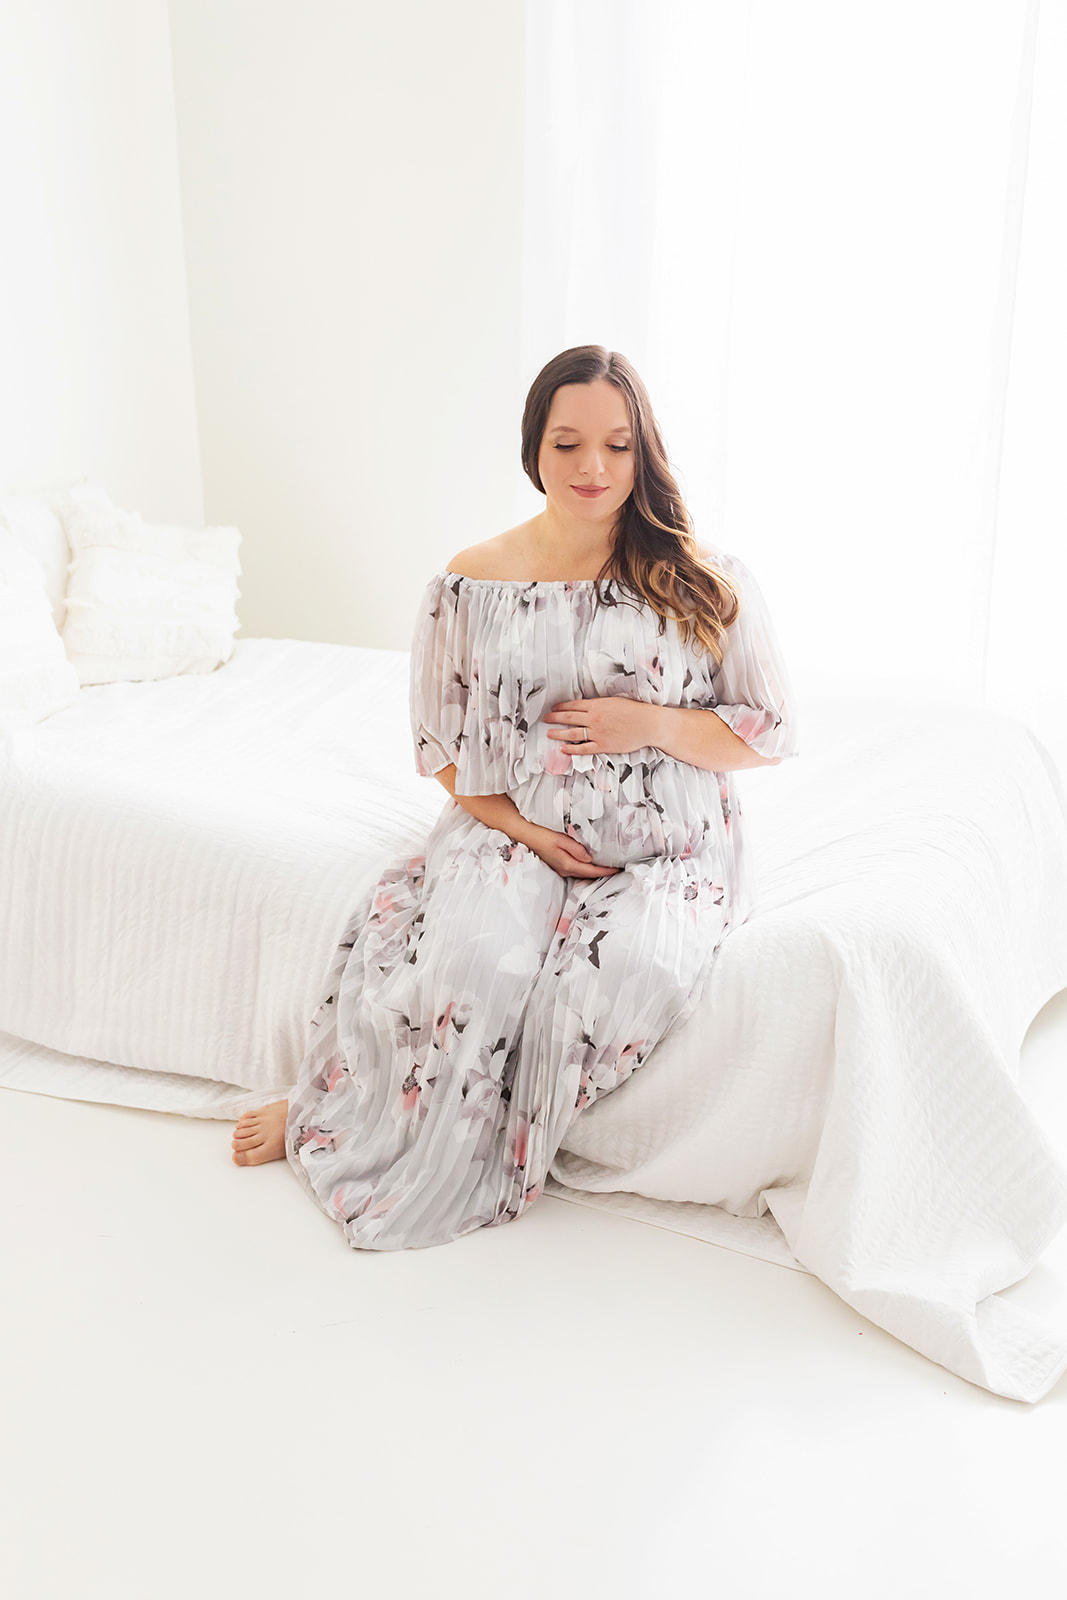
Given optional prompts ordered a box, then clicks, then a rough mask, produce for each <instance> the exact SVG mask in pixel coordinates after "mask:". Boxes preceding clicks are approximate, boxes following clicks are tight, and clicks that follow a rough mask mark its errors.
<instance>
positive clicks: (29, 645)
mask: <svg viewBox="0 0 1067 1600" xmlns="http://www.w3.org/2000/svg"><path fill="white" fill-rule="evenodd" d="M80 692H81V691H80V689H79V686H78V674H77V672H76V671H75V670H74V668H73V667H72V666H71V664H70V662H69V661H68V660H67V657H66V655H65V653H64V650H63V641H62V640H61V639H60V637H59V634H58V633H57V631H56V625H55V621H54V620H53V616H52V607H51V604H50V603H49V598H48V594H47V592H46V590H45V575H44V571H43V569H42V568H41V566H40V564H39V563H38V562H37V561H35V560H34V559H33V557H32V556H30V555H28V554H27V552H26V550H25V549H24V548H23V546H22V544H21V543H20V542H19V540H18V539H16V538H15V536H14V534H13V533H12V532H11V530H10V528H8V527H6V526H3V525H0V731H2V730H4V729H8V728H17V727H24V726H26V725H27V724H29V723H32V722H40V721H41V719H42V718H43V717H47V716H50V715H51V714H52V712H53V711H60V710H62V708H63V707H64V706H69V705H72V704H73V703H74V701H76V700H77V699H78V697H79V694H80Z"/></svg>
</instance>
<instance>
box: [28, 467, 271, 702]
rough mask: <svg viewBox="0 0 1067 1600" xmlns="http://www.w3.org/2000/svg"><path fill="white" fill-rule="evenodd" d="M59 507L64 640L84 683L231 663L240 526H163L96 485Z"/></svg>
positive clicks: (66, 497)
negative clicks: (66, 546)
mask: <svg viewBox="0 0 1067 1600" xmlns="http://www.w3.org/2000/svg"><path fill="white" fill-rule="evenodd" d="M54 503H55V504H56V506H57V509H58V510H59V511H60V515H61V516H62V518H63V522H64V525H65V528H66V533H67V539H68V540H69V542H70V550H71V561H70V571H69V575H68V578H67V612H66V620H65V622H64V624H63V644H64V646H65V648H66V652H67V656H68V657H69V659H70V660H71V661H72V662H73V664H74V667H75V669H76V671H77V674H78V679H79V682H80V683H82V684H95V683H119V682H134V683H141V682H145V681H147V680H149V679H155V678H172V677H175V676H177V675H178V674H179V673H185V672H213V671H214V670H215V668H216V667H218V666H220V665H221V664H222V663H223V662H225V661H228V660H229V659H230V657H231V655H232V654H233V644H234V639H233V636H234V634H235V633H236V632H237V628H238V618H237V598H238V588H237V576H236V574H238V573H239V572H240V571H241V566H240V562H239V561H238V558H237V547H238V545H239V544H240V542H241V535H240V533H239V531H238V530H237V529H236V528H174V527H164V526H154V525H151V524H149V523H145V522H143V521H142V520H141V517H140V514H139V513H138V512H136V511H122V510H120V509H119V507H118V506H116V505H114V504H112V502H111V501H110V500H109V499H108V496H107V495H106V494H105V493H104V491H103V490H102V489H99V488H97V487H96V486H94V485H79V486H78V487H76V488H74V489H68V490H65V491H63V493H62V494H61V495H57V496H56V497H55V502H54Z"/></svg>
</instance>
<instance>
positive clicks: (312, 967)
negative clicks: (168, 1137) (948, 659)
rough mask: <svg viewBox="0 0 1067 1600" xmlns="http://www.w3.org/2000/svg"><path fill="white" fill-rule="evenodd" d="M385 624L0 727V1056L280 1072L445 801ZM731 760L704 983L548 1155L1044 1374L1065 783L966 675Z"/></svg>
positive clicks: (194, 1086)
mask: <svg viewBox="0 0 1067 1600" xmlns="http://www.w3.org/2000/svg"><path fill="white" fill-rule="evenodd" d="M407 693H408V655H407V652H405V651H390V650H374V649H358V648H355V647H349V646H339V645H323V644H314V643H310V642H307V641H302V640H291V639H240V640H237V641H236V643H235V646H234V650H233V654H232V656H231V658H230V659H229V660H228V661H227V662H226V664H225V665H223V666H220V667H219V668H217V669H216V670H215V671H214V672H210V673H198V674H189V675H181V676H176V677H171V678H165V679H162V680H160V681H156V682H150V683H109V684H101V685H98V686H96V687H89V688H85V689H83V690H82V691H81V693H80V696H79V698H78V699H77V701H76V703H74V704H71V705H69V706H67V707H65V708H64V709H62V710H60V711H57V712H56V713H54V714H53V715H51V716H49V717H47V718H45V719H44V720H43V721H41V722H39V723H37V724H36V725H32V726H28V727H18V728H14V729H11V730H9V731H8V732H6V733H4V734H0V886H2V887H0V971H2V972H3V974H4V978H3V985H2V990H0V1085H3V1086H8V1087H13V1088H18V1089H28V1090H33V1091H36V1092H39V1093H44V1094H50V1095H60V1096H69V1097H73V1098H77V1099H86V1100H94V1101H104V1102H111V1103H116V1104H121V1105H132V1106H143V1107H147V1108H150V1109H155V1110H161V1111H169V1112H177V1113H181V1114H184V1115H187V1116H198V1117H218V1118H223V1119H229V1118H233V1117H236V1116H237V1115H239V1114H240V1112H241V1111H242V1110H244V1109H246V1108H248V1107H250V1106H254V1105H258V1104H262V1103H265V1102H266V1101H269V1100H271V1099H277V1098H279V1097H280V1096H281V1095H283V1094H284V1093H285V1092H286V1091H287V1089H288V1088H289V1087H290V1086H291V1084H292V1082H293V1081H294V1078H295V1070H296V1066H297V1063H298V1062H299V1060H300V1059H301V1057H302V1055H303V1053H304V1049H305V1043H306V1035H307V1028H308V1023H309V1020H310V1017H311V1015H312V1013H313V1011H314V1009H315V1006H316V1004H317V1002H318V1000H319V999H320V998H321V993H322V984H323V979H324V976H325V973H326V971H327V969H328V966H329V962H330V959H331V957H332V954H333V951H334V947H335V944H336V942H337V939H338V937H339V935H340V930H341V929H342V928H343V926H344V923H345V920H346V917H347V915H348V912H349V910H350V908H351V906H352V905H353V904H354V903H355V902H356V901H357V900H358V899H359V898H360V897H361V896H362V895H363V894H364V892H365V891H366V889H367V888H368V887H369V885H370V884H371V883H372V882H373V881H374V880H375V879H376V878H377V876H378V874H379V872H380V871H381V870H382V868H383V866H384V865H385V864H386V862H387V861H388V860H390V859H391V858H392V857H393V856H394V855H401V854H404V853H408V852H410V853H412V854H415V853H418V852H419V850H420V848H421V842H422V840H423V838H424V837H425V834H426V832H427V831H428V829H429V827H430V825H431V824H432V822H433V820H434V818H435V817H436V815H437V813H438V812H439V810H440V808H441V806H442V805H443V804H451V803H452V802H451V801H449V800H448V798H447V796H446V795H445V793H444V791H443V790H442V788H441V786H440V785H439V784H437V783H436V782H435V781H433V780H432V779H425V778H421V777H419V776H418V775H417V774H416V772H415V769H414V762H413V757H412V750H411V742H410V733H409V728H408V700H407ZM802 729H803V732H802V742H803V749H802V756H801V758H800V759H799V760H798V761H796V762H791V763H785V764H783V766H782V767H780V768H774V769H767V770H755V771H746V772H743V773H741V774H739V775H738V777H739V787H740V790H741V796H742V811H743V814H744V822H745V826H746V828H747V830H748V837H749V840H750V842H751V849H752V853H753V860H754V881H755V889H756V903H755V906H754V909H753V911H752V913H751V915H750V916H749V918H748V920H747V921H746V922H745V923H744V924H743V925H742V926H741V927H739V928H738V929H737V930H736V931H735V932H734V933H733V934H732V935H731V936H730V937H729V938H728V940H727V941H726V943H725V944H724V945H723V947H722V950H721V951H720V953H719V956H718V958H717V960H716V962H715V963H714V966H713V968H712V970H711V972H710V973H709V975H708V979H707V981H706V983H705V984H704V986H703V989H702V992H701V994H700V997H699V1001H698V1003H697V1006H696V1010H695V1011H694V1013H693V1014H692V1016H691V1017H689V1019H688V1020H687V1021H686V1022H685V1023H684V1024H682V1025H681V1026H679V1027H677V1028H676V1029H675V1030H674V1031H672V1032H671V1033H670V1034H668V1036H667V1037H666V1038H665V1039H664V1040H663V1041H662V1042H661V1044H660V1045H659V1046H658V1047H657V1049H656V1051H655V1052H654V1053H653V1055H652V1057H651V1058H650V1059H649V1061H648V1062H647V1063H646V1065H645V1066H644V1067H643V1068H642V1070H641V1072H640V1073H638V1074H635V1075H634V1077H632V1078H631V1079H630V1080H629V1081H628V1082H627V1083H626V1084H625V1085H623V1086H622V1087H621V1088H620V1089H619V1090H617V1091H616V1092H615V1093H614V1094H613V1095H609V1096H607V1097H606V1098H604V1099H603V1100H600V1101H598V1102H596V1103H595V1104H593V1105H591V1106H589V1107H587V1108H586V1110H585V1111H584V1112H583V1113H582V1114H581V1115H580V1116H579V1117H578V1119H577V1120H576V1122H575V1123H574V1124H573V1126H572V1128H571V1130H570V1132H569V1133H568V1135H567V1138H566V1140H565V1141H564V1144H563V1146H562V1148H561V1149H560V1151H559V1153H558V1155H557V1157H556V1160H555V1161H554V1163H553V1166H552V1172H551V1177H550V1180H549V1183H548V1185H547V1186H546V1190H547V1192H548V1193H551V1194H553V1195H556V1196H558V1197H561V1198H563V1199H566V1200H568V1201H572V1202H574V1203H576V1204H579V1205H595V1206H601V1207H604V1208H606V1209H611V1210H616V1211H622V1212H623V1213H625V1214H626V1215H629V1216H634V1217H637V1218H639V1219H641V1220H644V1221H648V1222H653V1223H655V1224H657V1225H658V1226H662V1227H668V1228H676V1229H678V1230H679V1231H682V1232H686V1233H692V1234H695V1235H696V1236H698V1237H701V1238H704V1239H707V1240H708V1241H709V1242H711V1243H714V1244H719V1245H725V1246H728V1247H730V1248H733V1249H738V1250H743V1251H747V1252H749V1253H751V1254H754V1255H758V1256H762V1257H764V1258H765V1259H768V1260H771V1261H776V1262H778V1263H780V1264H781V1265H783V1266H785V1267H788V1268H792V1269H794V1270H800V1271H806V1272H810V1273H813V1274H815V1275H816V1276H817V1277H819V1278H821V1279H822V1281H823V1282H824V1283H826V1284H827V1285H828V1286H829V1287H830V1288H831V1289H832V1290H834V1292H835V1293H837V1294H838V1295H840V1296H841V1297H842V1298H843V1299H844V1300H845V1301H847V1302H848V1303H849V1304H850V1305H852V1306H853V1307H854V1308H855V1309H856V1310H858V1311H860V1312H861V1313H863V1314H864V1315H865V1316H867V1317H868V1318H870V1319H871V1321H873V1322H875V1323H877V1324H878V1325H880V1326H881V1327H884V1328H886V1329H887V1330H888V1331H889V1332H890V1333H892V1334H894V1335H895V1336H896V1337H897V1338H899V1339H902V1340H903V1341H904V1342H906V1343H907V1344H909V1345H911V1346H913V1347H914V1348H915V1349H917V1350H919V1351H921V1352H922V1353H923V1354H924V1355H926V1356H928V1357H930V1358H931V1359H932V1360H934V1361H937V1362H940V1363H941V1364H942V1365H943V1366H945V1367H946V1368H948V1369H949V1370H950V1371H953V1372H955V1373H958V1374H959V1375H960V1376H962V1377H964V1378H966V1379H968V1380H970V1381H971V1382H973V1383H975V1384H978V1385H980V1386H982V1387H984V1388H986V1389H989V1390H992V1391H994V1392H995V1393H998V1394H1001V1395H1006V1396H1009V1397H1011V1398H1014V1399H1019V1400H1024V1401H1034V1400H1037V1399H1039V1398H1040V1397H1041V1396H1042V1395H1044V1394H1046V1393H1047V1392H1048V1390H1049V1389H1050V1388H1051V1387H1052V1385H1053V1384H1054V1383H1055V1382H1056V1380H1057V1378H1058V1377H1059V1376H1060V1374H1061V1373H1062V1372H1063V1371H1064V1369H1065V1368H1067V1318H1065V1317H1064V1316H1063V1314H1062V1313H1061V1311H1060V1310H1059V1309H1058V1308H1057V1307H1053V1308H1052V1309H1043V1310H1037V1309H1035V1308H1034V1307H1033V1306H1028V1305H1025V1304H1023V1303H1022V1302H1020V1301H1019V1300H1017V1299H1015V1300H1013V1299H1012V1298H1011V1297H1006V1296H1005V1295H1004V1294H1003V1293H1001V1291H1004V1290H1005V1289H1006V1288H1007V1287H1008V1286H1009V1285H1012V1284H1015V1283H1017V1282H1018V1281H1019V1280H1021V1279H1023V1278H1024V1277H1025V1276H1026V1274H1027V1273H1028V1271H1029V1270H1030V1268H1031V1266H1032V1265H1033V1264H1034V1263H1035V1262H1036V1261H1038V1259H1039V1258H1041V1257H1042V1256H1043V1255H1044V1254H1045V1252H1046V1251H1047V1249H1048V1247H1049V1245H1050V1243H1051V1242H1052V1241H1054V1240H1055V1239H1056V1238H1057V1236H1058V1235H1059V1233H1060V1230H1061V1229H1062V1227H1063V1224H1064V1222H1065V1221H1067V1171H1065V1169H1064V1166H1063V1165H1062V1164H1061V1161H1060V1159H1059V1157H1058V1155H1057V1153H1056V1151H1055V1149H1054V1147H1053V1143H1052V1142H1051V1140H1050V1137H1049V1132H1048V1130H1047V1129H1045V1128H1044V1127H1043V1126H1041V1125H1040V1124H1039V1123H1038V1121H1037V1120H1036V1119H1035V1117H1034V1115H1033V1114H1032V1113H1031V1112H1030V1110H1029V1109H1028V1106H1027V1103H1026V1101H1025V1100H1024V1098H1023V1097H1022V1095H1021V1093H1020V1090H1019V1083H1018V1067H1019V1048H1020V1044H1021V1042H1022V1039H1023V1037H1024V1035H1025V1033H1026V1030H1027V1028H1028V1026H1029V1024H1030V1022H1031V1020H1032V1019H1033V1017H1034V1016H1035V1015H1036V1013H1037V1012H1038V1011H1039V1010H1040V1009H1041V1007H1042V1006H1043V1005H1044V1004H1045V1002H1046V1001H1047V1000H1048V999H1049V998H1050V997H1051V996H1053V995H1054V994H1056V993H1058V992H1059V991H1060V990H1061V989H1064V988H1067V802H1065V798H1064V792H1063V786H1062V783H1061V780H1060V777H1059V775H1058V773H1057V769H1056V766H1055V764H1054V762H1053V761H1052V759H1051V757H1050V755H1049V753H1048V751H1047V749H1046V748H1045V747H1044V745H1043V744H1042V743H1041V741H1040V740H1039V739H1038V738H1037V737H1036V736H1035V735H1034V734H1032V733H1031V732H1030V731H1029V730H1028V729H1027V728H1026V727H1025V726H1024V725H1023V723H1021V722H1019V721H1017V720H1015V719H1014V718H1012V717H1009V716H1005V715H1002V714H999V713H994V712H991V711H987V710H982V709H978V708H968V707H965V706H945V707H938V706H930V705H929V704H924V705H922V706H919V705H910V704H901V703H897V702H888V701H887V702H884V703H879V704H871V703H868V704H864V703H862V702H859V701H848V700H839V701H838V700H830V699H820V700H811V701H809V702H806V703H804V704H803V706H802Z"/></svg>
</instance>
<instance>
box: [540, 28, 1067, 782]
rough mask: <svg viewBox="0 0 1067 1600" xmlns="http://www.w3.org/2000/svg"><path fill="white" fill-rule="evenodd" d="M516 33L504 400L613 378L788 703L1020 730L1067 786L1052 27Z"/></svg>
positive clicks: (1059, 63)
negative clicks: (843, 701) (639, 402)
mask: <svg viewBox="0 0 1067 1600" xmlns="http://www.w3.org/2000/svg"><path fill="white" fill-rule="evenodd" d="M527 17H528V26H527V47H528V74H527V100H526V105H527V141H526V198H527V221H526V237H525V247H524V269H525V270H524V281H523V344H522V385H523V390H525V386H526V385H528V384H529V382H530V381H531V380H532V378H533V377H534V375H535V373H536V372H537V371H538V370H539V369H540V367H541V366H542V365H543V364H544V363H545V362H546V361H547V360H548V359H550V358H551V357H552V356H553V355H554V354H556V352H557V351H559V350H563V349H565V348H567V347H569V346H571V345H576V344H585V343H591V342H599V343H602V344H605V345H607V346H608V348H610V349H618V350H621V351H623V352H624V353H625V354H626V355H627V356H628V357H629V358H630V359H631V360H632V361H633V362H634V364H635V365H636V366H637V368H638V370H639V372H640V373H641V374H642V376H643V377H644V379H645V381H646V383H647V384H648V387H649V390H650V394H651V397H652V402H653V406H654V407H655V409H656V412H657V414H658V416H659V418H660V421H661V424H662V426H663V429H664V433H665V436H666V440H667V446H668V451H669V454H670V456H671V459H672V462H673V463H674V465H675V467H676V470H677V472H678V475H679V478H680V481H681V485H682V489H683V492H684V493H685V495H686V498H687V502H688V504H689V506H690V509H691V510H692V512H693V514H694V517H695V519H696V522H697V528H698V533H700V532H703V533H704V534H706V536H707V537H708V539H709V540H710V541H711V542H713V543H715V544H718V545H720V546H722V547H724V548H727V549H736V550H740V551H743V552H746V553H747V558H750V559H751V562H752V565H753V566H754V567H755V568H757V569H758V570H759V571H760V572H761V573H766V574H767V584H766V589H767V595H768V600H769V603H770V605H771V608H772V611H773V613H774V615H775V618H776V621H777V624H778V626H779V630H780V634H781V638H782V643H783V648H784V650H785V652H786V655H787V658H788V660H789V661H790V664H791V667H792V669H793V672H794V674H795V677H796V679H797V682H798V683H799V684H800V685H801V687H802V688H804V689H807V690H808V691H810V692H830V693H849V694H853V693H854V694H857V695H863V694H872V693H874V694H879V695H887V694H888V695H893V694H899V693H903V692H909V691H910V692H914V693H915V694H916V695H917V696H918V697H919V698H920V701H921V698H922V697H923V696H927V697H929V696H932V695H944V696H947V697H949V698H951V699H954V700H963V701H967V702H969V703H973V704H978V705H980V704H987V705H989V706H991V707H993V708H994V709H1000V710H1004V711H1009V712H1013V713H1014V714H1015V715H1017V716H1020V717H1022V718H1024V719H1025V720H1026V721H1027V722H1028V724H1029V725H1030V726H1031V727H1033V728H1034V730H1035V731H1036V732H1038V733H1039V734H1040V736H1041V737H1042V738H1043V739H1044V740H1045V741H1046V743H1047V744H1048V745H1049V746H1050V747H1051V748H1052V749H1053V751H1054V753H1055V754H1056V756H1057V758H1058V759H1059V760H1060V762H1061V764H1062V765H1063V767H1064V769H1065V770H1067V670H1065V668H1064V664H1063V659H1062V649H1061V646H1060V638H1061V635H1062V620H1061V615H1060V597H1061V596H1062V594H1063V593H1064V592H1065V590H1067V539H1064V537H1063V529H1064V527H1065V526H1067V474H1064V473H1063V471H1062V469H1061V463H1062V440H1063V439H1064V438H1065V437H1067V296H1064V295H1063V293H1062V287H1061V286H1062V284H1063V283H1064V282H1067V208H1064V206H1063V204H1062V196H1063V194H1064V193H1065V192H1067V97H1065V96H1064V95H1063V93H1062V85H1063V83H1064V82H1065V81H1067V8H1065V7H1063V6H1052V5H1048V4H1046V5H1045V6H1044V7H1041V8H1040V9H1039V6H1038V3H1037V0H1028V3H1023V0H993V3H990V4H987V5H983V6H980V7H975V6H973V5H971V4H969V3H968V0H902V3H901V4H898V5H894V6H891V7H888V6H887V7H872V6H856V5H853V4H850V3H848V0H810V3H808V4H805V5H803V6H797V5H795V4H793V3H791V0H657V3H656V4H655V5H650V4H647V3H644V0H531V3H530V4H529V6H528V10H527ZM540 503H541V502H540V499H539V497H537V498H535V497H534V496H533V491H532V489H531V488H530V485H529V484H528V482H527V481H526V480H525V479H521V480H520V483H519V490H518V493H517V510H518V512H519V514H520V515H529V514H530V512H531V510H533V509H535V508H536V507H537V506H539V505H540Z"/></svg>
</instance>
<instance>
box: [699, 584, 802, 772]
mask: <svg viewBox="0 0 1067 1600" xmlns="http://www.w3.org/2000/svg"><path fill="white" fill-rule="evenodd" d="M716 559H717V561H718V563H719V565H720V566H721V567H722V569H723V570H724V572H725V573H726V574H727V576H728V577H729V578H731V579H732V580H733V582H734V584H735V586H736V587H737V589H738V591H739V594H740V601H741V609H740V612H739V613H738V615H737V617H736V618H735V619H734V621H733V623H731V625H730V627H729V628H728V629H727V630H726V639H725V641H724V644H725V654H724V656H723V659H722V661H721V663H720V664H719V665H718V666H716V667H715V668H714V669H713V672H712V679H711V682H712V689H713V691H714V694H715V704H714V705H713V706H712V707H711V709H712V710H713V711H714V712H715V714H716V715H717V716H719V717H721V718H722V720H723V721H724V722H725V723H726V725H727V727H728V728H731V729H732V730H733V732H734V733H736V734H737V735H738V737H739V738H741V739H744V741H745V743H746V744H747V745H750V746H751V748H752V749H753V750H754V751H755V752H756V754H757V755H760V756H764V757H765V758H767V759H768V760H772V761H773V760H775V759H776V758H779V757H787V756H795V755H799V754H800V749H799V744H798V724H797V707H796V697H795V695H794V692H793V685H792V682H791V680H790V677H789V672H788V669H787V667H786V664H785V661H784V659H783V656H782V651H781V647H780V645H779V643H778V636H777V634H776V632H775V629H774V624H773V622H772V621H771V616H770V611H769V610H768V607H767V602H766V600H765V599H764V597H763V592H762V590H761V589H760V587H759V584H758V583H757V582H756V580H755V578H754V577H753V576H752V573H751V572H750V571H749V569H748V567H746V566H745V564H744V562H743V561H741V560H739V559H738V557H737V556H733V555H723V554H720V555H719V556H718V557H717V558H716Z"/></svg>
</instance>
